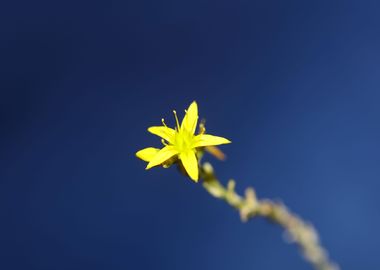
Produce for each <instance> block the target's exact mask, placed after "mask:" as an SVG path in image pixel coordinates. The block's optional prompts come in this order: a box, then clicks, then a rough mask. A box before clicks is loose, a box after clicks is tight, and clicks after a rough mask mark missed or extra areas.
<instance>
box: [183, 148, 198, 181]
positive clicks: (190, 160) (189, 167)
mask: <svg viewBox="0 0 380 270" xmlns="http://www.w3.org/2000/svg"><path fill="white" fill-rule="evenodd" d="M179 158H180V159H181V162H182V165H183V167H184V168H185V170H186V172H187V173H188V174H189V176H190V178H191V179H192V180H194V181H195V182H198V177H199V171H198V160H197V157H196V156H195V152H194V151H186V152H182V153H181V154H180V155H179Z"/></svg>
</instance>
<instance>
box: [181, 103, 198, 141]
mask: <svg viewBox="0 0 380 270" xmlns="http://www.w3.org/2000/svg"><path fill="white" fill-rule="evenodd" d="M197 122H198V105H197V102H195V101H193V102H192V103H191V104H190V106H189V108H188V109H187V111H186V115H185V117H184V118H183V120H182V123H181V130H184V129H186V130H187V131H188V132H190V133H191V134H194V132H195V129H196V128H197Z"/></svg>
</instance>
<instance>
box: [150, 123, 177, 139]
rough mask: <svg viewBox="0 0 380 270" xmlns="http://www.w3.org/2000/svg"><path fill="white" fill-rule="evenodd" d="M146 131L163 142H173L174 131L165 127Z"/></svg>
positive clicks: (151, 128)
mask: <svg viewBox="0 0 380 270" xmlns="http://www.w3.org/2000/svg"><path fill="white" fill-rule="evenodd" d="M148 131H149V132H150V133H152V134H154V135H157V136H159V137H161V138H163V139H164V140H166V141H168V142H169V143H172V142H173V141H174V136H175V130H174V129H172V128H169V127H165V126H158V127H150V128H148Z"/></svg>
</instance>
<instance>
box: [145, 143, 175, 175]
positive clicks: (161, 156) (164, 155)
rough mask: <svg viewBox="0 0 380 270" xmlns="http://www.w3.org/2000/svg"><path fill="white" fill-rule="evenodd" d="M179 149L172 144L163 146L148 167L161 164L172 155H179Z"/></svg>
mask: <svg viewBox="0 0 380 270" xmlns="http://www.w3.org/2000/svg"><path fill="white" fill-rule="evenodd" d="M177 154H178V151H177V150H175V148H174V147H173V146H171V145H167V146H165V147H164V148H162V149H161V150H160V151H158V153H157V154H156V155H155V156H154V157H153V159H152V160H151V161H150V162H149V163H148V165H147V166H146V169H147V170H148V169H150V168H152V167H154V166H157V165H160V164H162V163H164V162H165V161H167V160H168V159H170V158H171V157H172V156H174V155H177Z"/></svg>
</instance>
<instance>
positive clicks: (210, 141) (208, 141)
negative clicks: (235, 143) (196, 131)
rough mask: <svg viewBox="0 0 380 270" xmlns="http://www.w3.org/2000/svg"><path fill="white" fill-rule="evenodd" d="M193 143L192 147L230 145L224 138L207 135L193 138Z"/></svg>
mask: <svg viewBox="0 0 380 270" xmlns="http://www.w3.org/2000/svg"><path fill="white" fill-rule="evenodd" d="M194 141H195V143H194V144H193V147H194V148H195V147H201V146H210V145H219V144H226V143H231V141H229V140H227V139H226V138H223V137H219V136H213V135H209V134H200V135H197V136H195V137H194Z"/></svg>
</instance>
